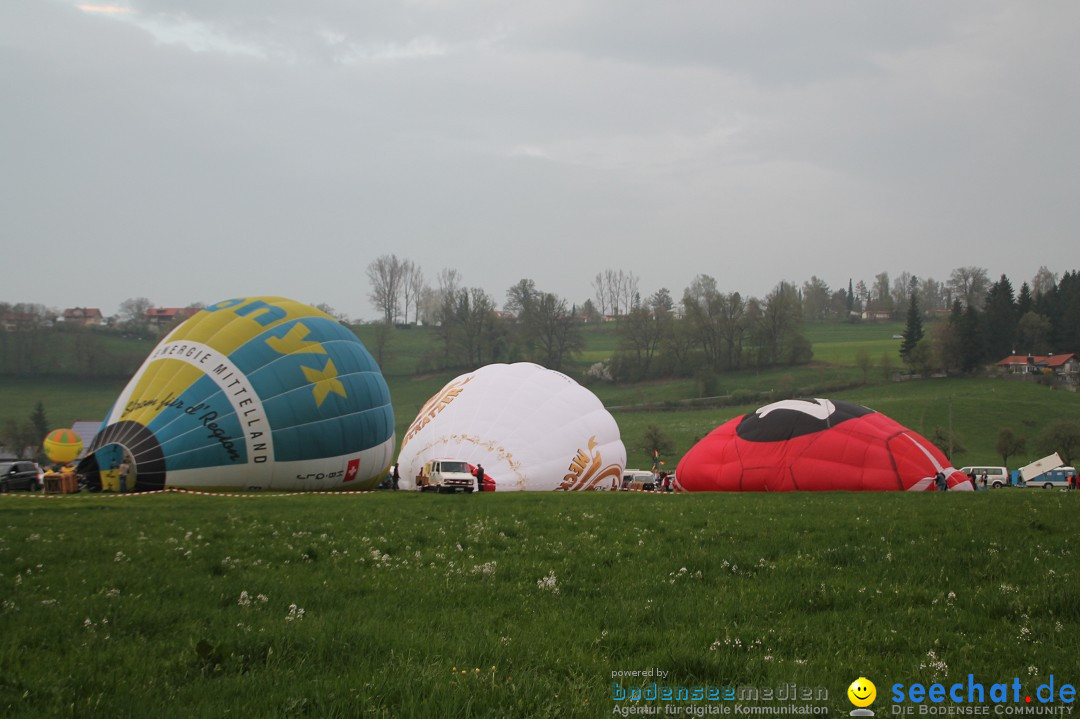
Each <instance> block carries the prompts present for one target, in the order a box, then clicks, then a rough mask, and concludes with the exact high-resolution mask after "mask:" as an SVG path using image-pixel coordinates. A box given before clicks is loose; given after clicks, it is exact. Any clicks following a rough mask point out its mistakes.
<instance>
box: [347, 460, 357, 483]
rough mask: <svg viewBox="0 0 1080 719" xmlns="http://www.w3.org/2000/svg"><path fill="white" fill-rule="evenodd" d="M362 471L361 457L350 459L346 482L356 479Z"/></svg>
mask: <svg viewBox="0 0 1080 719" xmlns="http://www.w3.org/2000/svg"><path fill="white" fill-rule="evenodd" d="M359 471H360V459H359V458H357V459H350V460H349V468H348V469H346V470H345V479H344V481H345V482H351V481H353V480H354V479H356V475H357V473H358V472H359Z"/></svg>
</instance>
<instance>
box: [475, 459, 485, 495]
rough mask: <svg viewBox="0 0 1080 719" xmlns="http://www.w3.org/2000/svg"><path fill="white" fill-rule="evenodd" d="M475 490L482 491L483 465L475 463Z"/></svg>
mask: <svg viewBox="0 0 1080 719" xmlns="http://www.w3.org/2000/svg"><path fill="white" fill-rule="evenodd" d="M476 491H477V492H483V491H484V465H482V464H477V465H476Z"/></svg>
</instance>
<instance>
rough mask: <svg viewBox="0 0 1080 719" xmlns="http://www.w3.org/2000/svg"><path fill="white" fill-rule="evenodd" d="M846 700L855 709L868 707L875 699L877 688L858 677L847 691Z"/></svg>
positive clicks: (865, 679)
mask: <svg viewBox="0 0 1080 719" xmlns="http://www.w3.org/2000/svg"><path fill="white" fill-rule="evenodd" d="M847 696H848V699H850V700H851V703H852V704H854V705H855V706H857V707H868V706H870V705H871V704H873V703H874V699H876V698H877V687H875V686H874V683H873V682H872V681H870V680H869V679H867V678H866V677H859V678H858V679H856V680H855V681H853V682H852V683H851V686H849V687H848V689H847Z"/></svg>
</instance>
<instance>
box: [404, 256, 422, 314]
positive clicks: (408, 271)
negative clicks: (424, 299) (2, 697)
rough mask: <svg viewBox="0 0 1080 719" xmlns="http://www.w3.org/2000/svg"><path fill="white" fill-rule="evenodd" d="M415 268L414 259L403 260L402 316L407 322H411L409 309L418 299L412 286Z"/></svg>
mask: <svg viewBox="0 0 1080 719" xmlns="http://www.w3.org/2000/svg"><path fill="white" fill-rule="evenodd" d="M415 270H416V265H414V264H413V261H412V260H402V261H401V316H402V317H404V318H405V323H406V324H408V322H409V310H410V309H412V306H413V303H414V302H415V301H416V300H417V299H418V298H417V297H416V296H415V295H414V294H413V286H412V274H413V272H414V271H415Z"/></svg>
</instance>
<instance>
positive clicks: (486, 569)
mask: <svg viewBox="0 0 1080 719" xmlns="http://www.w3.org/2000/svg"><path fill="white" fill-rule="evenodd" d="M497 566H498V562H496V561H495V560H492V561H490V562H484V563H483V564H477V565H476V566H474V567H473V568H472V573H473V574H483V575H484V576H485V577H490V576H492V575H494V574H495V569H496V568H497Z"/></svg>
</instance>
